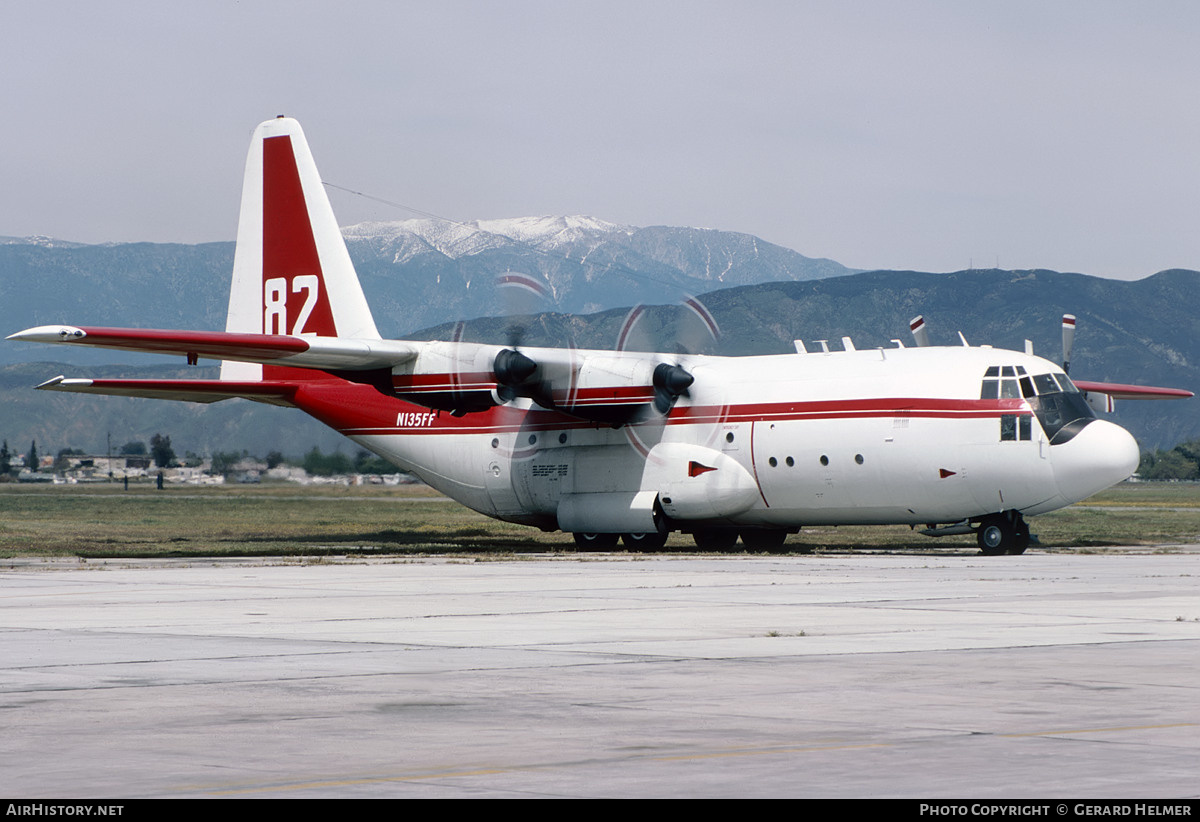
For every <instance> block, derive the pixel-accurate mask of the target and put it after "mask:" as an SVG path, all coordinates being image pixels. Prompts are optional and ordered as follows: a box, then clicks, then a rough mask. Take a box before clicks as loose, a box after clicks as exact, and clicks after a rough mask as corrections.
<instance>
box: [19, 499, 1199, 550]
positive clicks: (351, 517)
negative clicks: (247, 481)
mask: <svg viewBox="0 0 1200 822" xmlns="http://www.w3.org/2000/svg"><path fill="white" fill-rule="evenodd" d="M1031 530H1032V531H1033V532H1034V533H1035V534H1037V536H1038V539H1039V542H1040V546H1036V547H1040V548H1043V549H1048V550H1081V549H1082V550H1088V549H1096V548H1101V547H1104V546H1115V545H1142V546H1160V548H1159V550H1181V549H1179V548H1174V549H1173V548H1172V547H1171V546H1180V545H1182V546H1187V545H1196V544H1200V485H1193V484H1171V483H1142V484H1123V485H1120V486H1117V487H1116V488H1113V489H1111V490H1109V491H1106V492H1104V493H1103V494H1100V495H1098V496H1096V497H1093V498H1092V499H1090V500H1088V501H1087V502H1085V503H1081V504H1079V505H1075V506H1072V507H1071V508H1067V509H1065V510H1062V511H1057V512H1055V513H1052V514H1046V515H1043V516H1040V517H1036V518H1034V519H1033V520H1031ZM573 548H574V543H573V541H572V539H571V536H570V535H569V534H561V533H554V534H543V533H541V532H539V531H537V530H535V529H532V528H527V527H522V526H517V525H509V524H506V523H502V522H496V521H494V520H491V519H488V518H487V517H484V516H481V515H479V514H476V513H474V512H473V511H469V510H467V509H466V508H463V507H462V506H460V505H458V504H457V503H454V502H451V501H449V500H447V499H445V498H444V497H441V496H439V495H437V494H436V493H435V492H433V491H431V490H430V489H428V488H425V487H423V486H402V487H398V488H393V487H381V486H363V487H342V486H308V487H301V486H295V485H290V484H280V485H261V486H224V487H210V488H200V487H197V488H193V487H178V488H167V489H165V490H163V491H158V490H155V488H154V486H153V485H152V484H146V485H135V486H131V487H130V489H129V490H128V491H125V490H123V489H122V486H121V485H119V484H113V485H108V484H97V485H60V486H47V485H37V486H28V485H16V484H13V483H8V484H0V557H30V556H49V557H53V556H76V557H84V558H102V557H172V556H190V557H219V556H224V557H236V556H294V557H320V556H329V555H346V554H361V555H379V554H385V555H386V554H400V555H403V554H466V553H470V554H475V555H483V556H487V555H496V556H505V555H514V554H520V553H543V552H547V551H570V550H573ZM786 548H787V549H788V550H791V551H797V552H812V551H846V550H854V549H870V550H874V551H879V550H895V551H933V550H936V551H946V550H951V551H955V552H963V553H975V552H976V550H977V549H976V546H975V539H974V537H973V536H971V535H967V536H956V537H943V538H940V539H937V540H934V539H931V538H929V537H925V536H922V535H921V534H919V533H916V532H914V531H911V530H910V529H909V528H908V527H907V526H871V527H857V526H856V527H847V526H843V527H838V528H833V527H815V528H805V529H803V530H802V531H801V532H800V533H799V534H796V535H793V536H791V537H789V538H788V541H787V545H786ZM668 549H675V550H682V551H689V552H690V551H695V545H694V544H693V542H692V539H691V537H689V536H684V535H679V534H676V535H673V536H672V538H671V540H670V542H668Z"/></svg>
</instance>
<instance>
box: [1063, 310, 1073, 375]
mask: <svg viewBox="0 0 1200 822" xmlns="http://www.w3.org/2000/svg"><path fill="white" fill-rule="evenodd" d="M1062 329H1063V363H1062V367H1063V372H1064V373H1066V374H1070V373H1071V349H1072V348H1073V347H1074V346H1075V315H1074V314H1063V319H1062Z"/></svg>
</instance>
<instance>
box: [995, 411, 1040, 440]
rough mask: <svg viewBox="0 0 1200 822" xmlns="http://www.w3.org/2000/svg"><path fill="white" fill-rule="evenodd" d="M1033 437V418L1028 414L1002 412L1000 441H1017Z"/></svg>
mask: <svg viewBox="0 0 1200 822" xmlns="http://www.w3.org/2000/svg"><path fill="white" fill-rule="evenodd" d="M1032 439H1033V418H1032V417H1030V416H1029V415H1028V414H1020V415H1018V414H1001V415H1000V441H1001V442H1015V441H1017V440H1024V441H1026V442H1028V441H1029V440H1032Z"/></svg>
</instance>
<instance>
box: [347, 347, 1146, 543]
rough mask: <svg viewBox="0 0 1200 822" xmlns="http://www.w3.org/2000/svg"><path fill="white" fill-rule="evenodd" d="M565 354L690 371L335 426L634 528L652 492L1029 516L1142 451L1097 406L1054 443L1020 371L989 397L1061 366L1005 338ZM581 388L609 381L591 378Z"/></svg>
mask: <svg viewBox="0 0 1200 822" xmlns="http://www.w3.org/2000/svg"><path fill="white" fill-rule="evenodd" d="M426 345H428V346H430V347H429V348H428V349H427V350H426V351H425V352H423V354H422V356H420V357H418V358H417V360H416V361H415V363H413V364H411V365H409V366H408V367H407V368H406V369H404V371H405V373H407V374H410V375H411V374H424V375H431V374H450V376H449V377H448V378H449V379H454V375H453V374H452V373H451V370H450V367H449V366H448V365H447V362H448V359H447V356H448V355H447V354H446V351H448V350H452V351H453V354H452V356H453V357H457V358H459V359H460V360H461V359H462V358H464V357H465V358H467V359H468V360H470V361H472V362H474V361H475V360H476V359H478V360H480V361H484V360H488V359H489V358H490V357H492V356H494V351H495V348H494V347H490V348H489V347H486V346H472V345H468V346H467V347H465V348H463V347H461V344H460V347H459V348H458V349H447V348H446V345H447V344H441V343H430V344H426ZM438 346H441V348H439V347H438ZM526 353H527V354H528V355H529V356H530V357H531V358H532V359H534V360H539V359H541V360H551V359H553V358H554V357H555V356H558V357H561V356H562V352H561V351H556V350H538V349H531V350H528V351H527V352H526ZM570 356H571V358H572V362H573V363H575V365H573V366H571V367H572V368H573V369H574V371H573V373H575V374H576V375H578V374H579V373H580V372H581V371H582V370H583V369H582V368H581V367H580V366H579V363H584V362H586V361H587V360H588V358H589V357H593V356H594V357H602V358H605V359H606V360H611V359H613V358H614V357H615V358H617V359H620V358H622V357H625V358H629V360H630V362H631V363H632V362H634V361H636V362H639V363H646V362H650V363H653V362H660V361H662V362H667V361H669V362H678V363H679V364H681V365H683V366H684V367H685V368H687V370H688V371H689V372H690V373H691V374H692V375H693V376H694V377H695V382H694V384H693V385H692V386H691V388H690V390H689V391H688V392H687V394H686V395H684V396H681V397H679V398H678V400H677V401H676V403H675V405H674V407H673V408H672V409H671V410H670V413H669V414H667V415H666V416H665V417H661V416H658V415H651V418H650V419H648V420H646V421H645V422H641V423H636V424H630V425H622V426H619V427H613V426H611V425H606V424H601V423H595V422H588V421H585V420H581V419H577V418H573V417H571V416H569V415H566V414H563V413H559V412H557V411H546V410H544V409H542V408H539V407H537V406H536V405H534V404H533V403H532V402H531V401H530V400H528V399H521V398H518V399H516V400H513V401H511V402H509V403H507V404H504V405H500V406H497V407H495V408H492V409H489V410H486V411H479V412H474V413H469V414H465V415H463V416H460V417H455V416H452V415H451V414H449V413H446V412H431V411H429V410H428V409H424V408H420V407H418V406H413V405H409V404H407V403H399V401H395V402H397V403H399V405H400V406H403V407H404V408H407V409H409V410H401V411H399V412H397V414H396V418H395V424H394V425H381V424H371V425H366V426H362V425H345V426H338V427H339V428H340V430H342V432H343V433H345V434H347V435H348V436H350V437H351V438H352V439H354V440H355V441H356V442H359V443H360V444H362V445H363V446H365V447H367V448H370V449H372V450H373V451H375V452H377V453H379V454H381V455H383V456H384V457H386V458H387V459H389V460H391V461H393V462H395V463H396V464H398V465H400V466H402V467H404V468H406V469H408V470H411V471H413V472H414V473H416V474H417V475H419V476H420V477H421V478H422V479H423V480H425V481H426V482H428V483H429V484H430V485H432V486H434V487H435V488H438V489H439V490H441V491H443V492H444V493H446V494H447V495H449V496H451V497H453V498H454V499H457V500H459V501H460V502H462V503H464V504H465V505H467V506H469V507H471V508H474V509H475V510H478V511H480V512H483V513H485V514H488V515H490V516H494V517H498V518H501V519H507V520H512V521H516V522H526V523H530V524H536V525H540V526H542V527H543V528H554V527H562V528H563V529H564V530H611V531H614V532H616V531H628V530H636V528H637V524H638V522H640V520H638V519H637V515H636V514H630V515H629V516H630V518H629V519H627V520H624V519H622V517H623V516H625V513H624V512H625V509H626V508H632V509H640V510H642V511H643V513H644V512H645V510H646V508H647V506H650V507H655V506H657V507H658V508H660V509H662V510H663V511H665V512H666V513H667V514H669V515H670V516H671V517H672V518H673V519H674V520H675V525H676V527H682V528H683V529H684V530H687V529H689V528H694V527H701V526H703V527H722V526H746V527H769V528H795V527H798V526H800V525H803V524H821V523H828V524H850V523H863V524H883V523H909V524H923V523H930V524H932V523H949V522H958V521H961V520H964V519H967V518H978V517H980V516H984V515H987V514H990V513H994V512H999V511H1004V510H1015V511H1020V512H1022V513H1024V514H1027V515H1033V514H1038V513H1043V512H1045V511H1050V510H1054V509H1057V508H1061V507H1063V506H1066V505H1069V504H1071V503H1073V502H1076V501H1078V500H1080V499H1083V498H1086V497H1087V496H1090V495H1091V494H1093V493H1096V492H1097V491H1099V490H1102V489H1103V488H1106V487H1108V486H1109V485H1112V484H1113V483H1116V482H1119V481H1120V480H1122V479H1124V478H1125V477H1127V476H1129V474H1131V473H1132V472H1133V471H1134V470H1135V468H1136V466H1137V459H1138V449H1137V445H1136V443H1135V442H1134V440H1133V438H1132V437H1131V436H1130V435H1129V434H1128V433H1127V432H1125V431H1124V430H1123V429H1121V428H1119V427H1118V426H1115V425H1113V424H1111V423H1108V422H1104V421H1100V420H1094V419H1092V420H1090V421H1087V422H1086V423H1085V424H1084V425H1083V426H1082V428H1081V429H1080V430H1079V431H1078V432H1077V433H1076V434H1075V435H1074V436H1073V437H1072V438H1070V439H1069V440H1068V441H1066V442H1062V443H1061V444H1054V445H1052V444H1051V436H1048V435H1047V433H1046V431H1045V430H1044V426H1043V424H1042V420H1040V419H1039V417H1038V416H1037V415H1036V414H1035V413H1034V410H1035V408H1036V406H1037V402H1038V400H1036V399H1034V398H1033V397H1032V396H1028V393H1029V392H1026V396H1022V394H1021V393H1020V392H1019V391H1016V390H1015V386H1016V378H1015V377H1014V378H1013V380H1014V381H1013V383H1012V384H1013V386H1014V391H1007V392H1006V395H1005V396H1003V397H1001V396H996V397H994V398H991V399H982V398H981V393H987V391H982V392H981V384H982V383H983V382H984V377H985V374H986V373H987V372H988V369H989V368H996V369H997V370H998V369H999V368H1016V367H1020V369H1022V371H1023V373H1024V374H1025V375H1026V376H1027V377H1028V378H1030V383H1031V384H1032V377H1033V375H1039V376H1041V377H1042V379H1043V380H1048V379H1049V378H1047V377H1045V376H1044V375H1053V374H1057V375H1060V376H1062V370H1061V369H1060V368H1058V367H1057V366H1055V365H1054V364H1052V363H1050V362H1048V361H1046V360H1043V359H1040V358H1037V357H1032V356H1029V355H1026V354H1022V353H1017V352H1012V351H1004V350H1000V349H992V348H968V347H961V348H907V349H905V348H889V349H874V350H864V351H836V352H822V353H808V354H790V355H776V356H758V357H736V358H731V357H704V356H684V357H673V356H671V355H647V354H635V353H626V354H620V353H615V352H590V351H578V352H571V354H570ZM397 372H398V373H399V369H397ZM1062 379H1063V380H1064V381H1065V376H1062ZM1049 381H1050V382H1051V384H1052V380H1049ZM996 382H998V383H999V382H1003V381H1002V380H996ZM573 390H578V392H579V393H580V394H581V395H584V394H588V392H589V391H590V392H591V395H592V396H595V395H597V394H600V393H603V389H602V388H600V387H598V386H586V385H581V386H576V387H575V388H574V389H573ZM996 393H997V394H1000V393H1002V392H1001V391H999V390H998V391H996ZM388 413H389V417H390V412H388ZM378 421H379V420H378V418H376V422H378ZM388 422H390V419H389V420H388ZM689 467H691V470H692V473H694V474H695V476H691V475H689V473H688V472H689ZM589 511H593V512H596V513H593V514H590V515H589V513H588V512H589ZM589 516H591V517H592V518H591V519H589V518H588V517H589ZM609 522H611V523H612V525H611V527H609V528H603V527H598V526H600V525H604V524H606V523H609ZM574 526H577V527H574ZM583 526H590V527H587V528H586V529H585V528H584V527H583Z"/></svg>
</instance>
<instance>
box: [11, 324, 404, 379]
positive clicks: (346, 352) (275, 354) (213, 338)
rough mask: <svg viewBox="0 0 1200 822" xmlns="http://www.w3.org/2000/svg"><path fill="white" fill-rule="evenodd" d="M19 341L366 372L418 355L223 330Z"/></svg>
mask: <svg viewBox="0 0 1200 822" xmlns="http://www.w3.org/2000/svg"><path fill="white" fill-rule="evenodd" d="M8 339H10V340H16V341H19V342H40V343H66V344H69V345H86V346H91V347H96V348H117V349H120V350H123V351H144V352H151V353H156V354H180V355H184V356H187V357H188V358H189V359H190V360H191V359H194V358H196V357H208V358H212V359H218V360H234V361H237V362H255V363H273V364H276V365H288V366H292V367H295V368H318V369H323V370H343V371H366V370H372V369H376V368H390V367H392V366H394V365H399V364H400V363H404V362H408V361H409V360H411V359H413V358H414V357H416V356H417V348H416V346H415V345H413V344H412V343H406V342H399V341H395V340H372V339H345V338H341V337H316V336H312V337H309V336H303V337H302V336H291V335H283V334H240V333H230V332H223V331H161V330H157V329H151V328H93V327H86V326H84V327H78V326H69V325H42V326H38V327H37V328H29V329H26V330H25V331H18V332H17V333H16V334H13V335H11V336H9V337H8Z"/></svg>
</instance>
